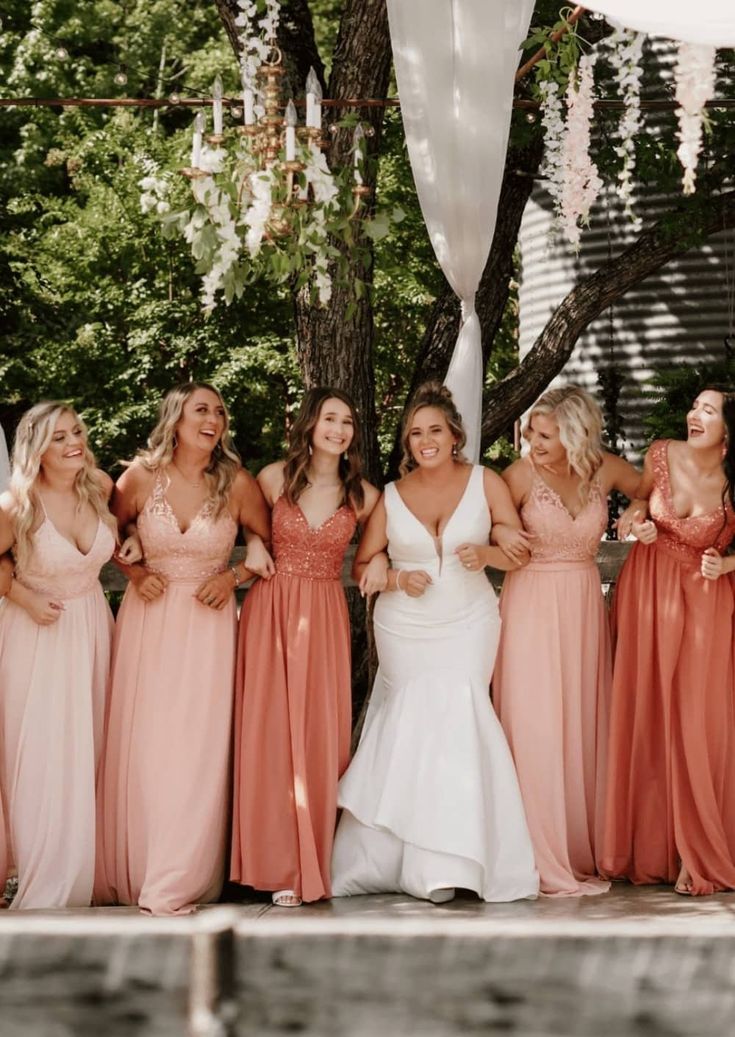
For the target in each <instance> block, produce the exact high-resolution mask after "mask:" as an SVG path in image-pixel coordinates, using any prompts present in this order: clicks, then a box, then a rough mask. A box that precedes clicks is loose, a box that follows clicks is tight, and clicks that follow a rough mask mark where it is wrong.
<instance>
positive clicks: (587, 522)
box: [493, 385, 640, 896]
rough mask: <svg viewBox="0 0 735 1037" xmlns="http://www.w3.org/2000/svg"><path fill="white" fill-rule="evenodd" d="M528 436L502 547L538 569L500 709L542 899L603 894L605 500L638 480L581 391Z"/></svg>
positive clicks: (519, 614)
mask: <svg viewBox="0 0 735 1037" xmlns="http://www.w3.org/2000/svg"><path fill="white" fill-rule="evenodd" d="M523 434H524V437H525V439H526V441H527V442H528V444H529V446H530V451H529V454H528V456H527V457H523V458H521V459H520V460H519V461H516V462H515V463H514V464H512V465H511V466H510V467H509V468H507V469H506V470H505V472H503V478H504V479H505V481H506V483H507V484H508V486H509V488H510V492H511V496H512V497H513V503H514V504H515V506H516V508H518V510H519V511H520V515H521V519H522V521H523V526H524V530H525V532H523V533H520V534H515V535H514V536H512V537H509V538H506V539H505V543H504V549H505V550H507V551H508V552H509V554H510V556H511V557H513V556H514V553H515V551H516V550H517V549H519V548H528V549H530V551H531V561H530V563H529V564H528V565H526V566H525V568H523V569H522V570H519V571H518V572H513V573H509V574H508V576H507V578H506V580H505V583H504V585H503V592H502V594H501V598H500V614H501V617H502V620H503V630H502V635H501V638H500V648H499V651H498V662H497V666H496V668H495V676H494V678H493V701H494V702H495V708H496V709H497V711H498V716H499V717H500V721H501V723H502V725H503V728H504V730H505V733H506V735H507V737H508V742H509V743H510V747H511V751H512V753H513V757H514V760H515V764H516V769H517V771H518V779H519V781H520V784H521V792H522V794H523V802H524V805H525V808H526V816H527V818H528V825H529V828H530V830H531V838H532V839H533V844H534V850H535V853H536V864H537V867H538V870H539V875H540V878H541V892H542V893H546V894H548V895H551V896H581V895H583V894H589V893H603V892H605V891H606V890H607V889H608V883H606V882H603V881H602V880H600V879H599V878H598V877H597V875H596V866H595V851H596V846H597V836H596V832H595V827H596V819H597V817H598V816H599V814H598V811H599V806H600V804H601V797H602V792H603V790H602V775H603V773H604V771H603V768H604V758H603V757H604V745H605V738H606V722H607V709H608V700H609V692H610V681H611V671H610V666H611V664H610V644H609V636H608V624H607V615H606V612H605V606H604V601H603V597H602V591H601V587H600V576H599V572H598V569H597V565H596V564H595V558H596V555H597V549H598V547H599V543H600V539H601V538H602V535H603V533H604V531H605V527H606V525H607V519H608V511H607V496H608V494H609V493H610V491H611V490H614V489H616V490H619V491H620V492H622V493H624V494H625V495H626V496H628V497H633V496H635V495H636V494H637V492H638V487H639V482H640V475H639V473H638V472H637V471H636V470H635V468H633V467H632V466H631V465H629V464H628V462H627V461H624V460H623V459H622V458H620V457H616V456H615V455H614V454H610V453H608V452H607V451H605V450H604V449H603V446H602V441H601V435H602V413H601V411H600V408H599V406H598V405H597V403H596V402H595V401H594V399H593V398H592V397H591V396H590V395H589V393H587V392H585V391H584V390H583V389H580V388H578V387H577V386H574V385H570V386H566V387H565V388H562V389H551V390H549V391H548V392H546V393H544V395H543V396H542V397H541V398H540V399H539V400H538V401H537V402H536V403H535V404H534V405H533V407H532V408H531V411H530V414H529V416H528V420H527V422H526V425H525V428H524V431H523ZM529 644H532V645H533V650H532V651H529Z"/></svg>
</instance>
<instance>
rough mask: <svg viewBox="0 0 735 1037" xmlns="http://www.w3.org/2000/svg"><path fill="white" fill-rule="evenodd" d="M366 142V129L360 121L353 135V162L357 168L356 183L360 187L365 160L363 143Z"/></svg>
mask: <svg viewBox="0 0 735 1037" xmlns="http://www.w3.org/2000/svg"><path fill="white" fill-rule="evenodd" d="M364 142H365V131H364V130H363V128H362V125H361V123H358V124H357V126H356V127H355V132H354V134H353V135H352V147H353V163H354V169H355V183H356V184H357V185H358V187H361V186H362V169H361V167H362V160H363V157H364V156H363V152H362V148H363V144H364Z"/></svg>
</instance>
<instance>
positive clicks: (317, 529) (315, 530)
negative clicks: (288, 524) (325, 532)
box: [295, 501, 347, 533]
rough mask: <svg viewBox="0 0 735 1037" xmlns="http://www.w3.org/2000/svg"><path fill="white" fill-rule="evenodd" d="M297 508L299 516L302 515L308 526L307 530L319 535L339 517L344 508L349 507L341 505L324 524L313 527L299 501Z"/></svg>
mask: <svg viewBox="0 0 735 1037" xmlns="http://www.w3.org/2000/svg"><path fill="white" fill-rule="evenodd" d="M295 507H296V510H297V511H298V513H299V515H301V518H302V519H303V521H304V525H305V526H306V528H307V529H308V530H309V531H310V532H311V533H318V532H319V530H321V529H324V527H325V526H326V525H327V524H328V523H329V522H331V521H332V519H333V518H335V517H336V516H337V515H339V513H340V511H341V510H342V508H345V507H347V505H346V504H340V506H339V507H338V508H337V509H336V510H335V511H333V512H332V514H331V515H328V516H327V517H326V518H325V519H324V521H323V522H320V523H319V525H318V526H312V524H311V522H309V520H308V518H307V517H306V514H305V513H304V509H303V508H302V507H301V505H300V504H299V502H298V501H296V504H295Z"/></svg>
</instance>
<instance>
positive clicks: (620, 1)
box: [585, 0, 735, 47]
mask: <svg viewBox="0 0 735 1037" xmlns="http://www.w3.org/2000/svg"><path fill="white" fill-rule="evenodd" d="M585 7H587V8H589V10H590V11H598V12H599V13H600V14H604V15H605V17H606V18H609V19H610V20H611V21H615V22H620V23H621V24H622V25H624V26H625V27H626V29H635V30H636V32H646V33H648V34H649V35H651V36H667V37H669V38H670V39H674V40H682V41H684V42H685V43H701V44H707V45H709V46H710V47H735V0H707V3H705V4H696V3H691V2H687V3H685V2H684V0H590V2H589V3H585Z"/></svg>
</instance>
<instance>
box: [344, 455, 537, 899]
mask: <svg viewBox="0 0 735 1037" xmlns="http://www.w3.org/2000/svg"><path fill="white" fill-rule="evenodd" d="M482 472H483V469H482V468H481V467H480V466H476V467H475V469H474V470H473V473H472V475H471V477H470V481H469V483H468V486H467V490H466V491H465V495H464V497H463V498H462V500H461V501H460V504H459V505H458V507H457V509H456V511H455V512H454V514H453V515H452V517H451V519H450V521H449V523H448V524H447V526H446V528H445V531H444V535H443V538H442V543H441V558H440V557H439V555H438V554H437V550H436V546H435V543H434V540H433V538H432V537H431V535H430V534H429V533H428V531H427V530H426V529H425V527H424V526H423V525H422V524H421V523H420V522H419V521H418V520H417V519H416V518H415V516H414V515H413V514H412V513H411V512H410V511H409V510H408V508H407V507H406V505H405V504H404V503H403V501H402V499H401V497H400V495H399V494H398V491H397V490H396V488H395V485H394V484H390V485H389V486H388V487H387V488H386V496H385V501H386V510H387V515H388V537H389V552H390V555H391V561H392V564H393V565H394V566H395V567H396V568H409V569H416V568H421V569H425V570H426V571H427V572H429V573H430V574H431V576H432V583H431V585H430V586H429V587H428V589H427V591H426V592H425V594H424V595H423V596H422V597H421V598H410V597H408V596H407V595H405V594H402V593H397V592H392V593H386V594H383V595H381V596H380V598H379V600H378V603H377V605H376V609H375V637H376V643H377V649H378V658H379V662H380V666H379V670H378V674H377V676H376V680H375V685H374V687H373V693H372V699H371V703H370V707H369V710H368V715H367V717H366V721H365V727H364V729H363V734H362V738H361V741H360V745H359V747H358V749H357V752H356V754H355V757H354V759H353V760H352V763H351V764H350V766H349V768H348V769H347V771H346V772H345V774H344V776H343V777H342V780H341V782H340V785H339V805H340V806H341V807H342V808H343V813H342V817H341V820H340V823H339V826H338V829H337V835H336V840H335V845H334V853H333V857H332V891H333V895H334V896H349V895H352V894H357V893H378V892H396V893H397V892H404V893H408V894H410V895H411V896H414V897H418V898H422V899H429V898H430V897H431V894H432V892H434V891H437V890H441V889H446V888H450V889H451V888H457V887H459V888H463V889H469V890H474V891H475V892H476V893H477V895H478V896H479V897H480V898H482V899H483V900H486V901H509V900H516V899H521V898H524V897H532V896H535V895H536V894H537V892H538V874H537V872H536V867H535V863H534V856H533V849H532V845H531V840H530V836H529V833H528V828H527V825H526V819H525V815H524V811H523V804H522V802H521V796H520V790H519V787H518V780H517V778H516V773H515V769H514V766H513V761H512V758H511V754H510V750H509V748H508V745H507V742H506V740H505V735H504V734H503V730H502V728H501V726H500V723H499V721H498V719H497V717H496V715H495V712H494V711H493V708H492V705H491V702H490V697H489V684H490V679H491V676H492V670H493V664H494V661H495V654H496V651H497V646H498V639H499V634H500V617H499V613H498V606H497V601H496V597H495V593H494V591H493V589H492V587H491V586H490V584H489V583H488V581H487V579H486V577H485V575H484V573H482V572H480V573H468V572H467V571H466V570H465V569H463V567H462V565H461V564H460V562H459V559H458V558H457V556H456V554H455V553H454V552H455V550H456V547H457V546H459V544H461V543H464V542H473V543H482V542H484V543H487V539H488V535H489V531H490V520H489V515H488V511H487V504H486V501H485V496H484V489H483V482H482Z"/></svg>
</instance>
